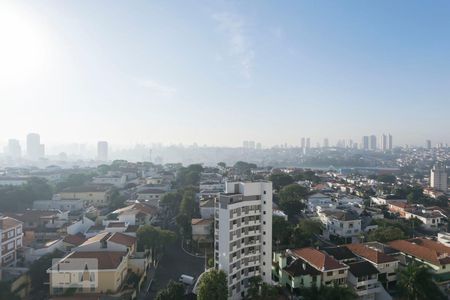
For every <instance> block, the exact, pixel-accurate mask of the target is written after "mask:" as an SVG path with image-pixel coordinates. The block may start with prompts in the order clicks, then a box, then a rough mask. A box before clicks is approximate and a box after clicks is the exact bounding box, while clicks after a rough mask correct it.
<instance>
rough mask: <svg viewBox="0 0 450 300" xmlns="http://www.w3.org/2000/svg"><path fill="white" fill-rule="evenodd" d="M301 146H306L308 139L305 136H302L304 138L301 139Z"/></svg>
mask: <svg viewBox="0 0 450 300" xmlns="http://www.w3.org/2000/svg"><path fill="white" fill-rule="evenodd" d="M300 147H301V148H303V149H305V147H306V139H305V138H304V137H302V139H301V142H300Z"/></svg>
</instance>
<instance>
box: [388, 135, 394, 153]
mask: <svg viewBox="0 0 450 300" xmlns="http://www.w3.org/2000/svg"><path fill="white" fill-rule="evenodd" d="M387 148H388V150H389V151H390V150H392V149H393V148H394V144H393V141H392V134H390V133H389V135H388V145H387Z"/></svg>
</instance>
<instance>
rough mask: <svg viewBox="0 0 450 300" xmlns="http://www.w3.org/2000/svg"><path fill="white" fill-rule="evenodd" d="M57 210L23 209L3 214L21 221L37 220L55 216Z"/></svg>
mask: <svg viewBox="0 0 450 300" xmlns="http://www.w3.org/2000/svg"><path fill="white" fill-rule="evenodd" d="M58 213H60V211H58V210H34V209H33V210H25V211H22V212H17V213H5V215H7V216H9V217H11V218H14V219H17V220H19V221H22V222H38V221H39V220H41V219H43V218H49V217H56V216H57V214H58Z"/></svg>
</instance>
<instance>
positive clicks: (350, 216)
mask: <svg viewBox="0 0 450 300" xmlns="http://www.w3.org/2000/svg"><path fill="white" fill-rule="evenodd" d="M319 217H320V221H321V222H322V224H324V225H325V232H324V235H325V236H329V238H330V239H332V238H341V239H344V240H345V241H349V242H351V241H352V240H355V239H357V237H358V236H360V235H361V219H360V217H359V216H358V214H356V213H355V212H353V211H352V210H340V209H333V210H323V211H320V212H319Z"/></svg>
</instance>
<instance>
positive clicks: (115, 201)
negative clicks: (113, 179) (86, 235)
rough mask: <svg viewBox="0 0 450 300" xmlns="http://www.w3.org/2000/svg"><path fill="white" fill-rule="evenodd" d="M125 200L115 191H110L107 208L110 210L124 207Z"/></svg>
mask: <svg viewBox="0 0 450 300" xmlns="http://www.w3.org/2000/svg"><path fill="white" fill-rule="evenodd" d="M125 200H127V199H126V197H125V196H122V195H121V194H120V192H119V191H118V190H117V189H113V190H112V191H111V196H110V202H109V207H110V208H111V209H112V210H116V209H118V208H121V207H123V206H124V203H125Z"/></svg>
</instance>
